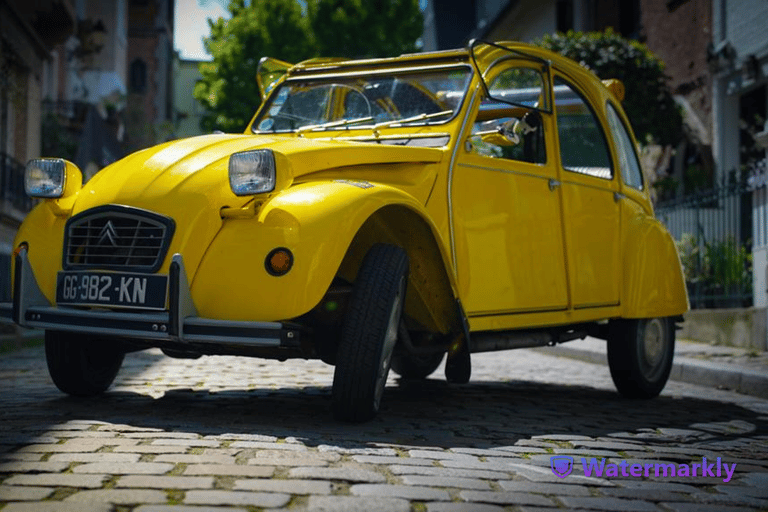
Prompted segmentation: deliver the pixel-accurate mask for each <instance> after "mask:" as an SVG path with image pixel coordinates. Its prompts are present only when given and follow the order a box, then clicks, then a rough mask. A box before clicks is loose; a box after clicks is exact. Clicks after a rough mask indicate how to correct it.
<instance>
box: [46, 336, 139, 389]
mask: <svg viewBox="0 0 768 512" xmlns="http://www.w3.org/2000/svg"><path fill="white" fill-rule="evenodd" d="M124 355H125V352H124V351H123V350H122V348H121V347H119V346H115V343H114V342H112V341H111V340H107V339H96V338H93V337H91V336H88V335H85V334H75V333H70V332H61V331H45V358H46V360H47V362H48V373H50V375H51V379H53V383H54V384H56V387H57V388H59V389H60V390H61V391H63V392H64V393H67V394H68V395H74V396H84V397H85V396H94V395H98V394H100V393H103V392H104V391H106V390H107V388H109V386H110V385H111V384H112V382H113V381H114V380H115V376H116V375H117V372H118V371H120V366H121V365H122V364H123V357H124Z"/></svg>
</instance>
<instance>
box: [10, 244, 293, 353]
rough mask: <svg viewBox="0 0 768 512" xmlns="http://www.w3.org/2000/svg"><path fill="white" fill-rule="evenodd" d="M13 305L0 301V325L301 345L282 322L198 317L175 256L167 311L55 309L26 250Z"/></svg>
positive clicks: (178, 340) (174, 340) (18, 262)
mask: <svg viewBox="0 0 768 512" xmlns="http://www.w3.org/2000/svg"><path fill="white" fill-rule="evenodd" d="M15 267H16V268H15V273H14V285H13V302H2V303H0V321H3V320H4V321H8V322H14V323H16V324H19V325H21V326H22V327H29V328H36V329H55V330H59V331H72V332H81V333H90V334H101V335H106V336H122V337H128V338H135V339H141V340H148V341H149V340H152V341H156V342H157V345H158V346H162V345H163V344H164V342H167V343H170V344H174V345H176V346H177V347H178V344H188V345H189V346H190V347H191V346H193V345H198V344H205V345H211V344H214V345H229V346H233V345H234V346H241V347H253V348H259V347H262V348H288V349H297V348H299V347H300V331H299V328H298V326H294V325H290V324H287V323H281V322H235V321H228V320H215V319H211V318H202V317H199V316H197V311H196V310H195V305H194V303H193V301H192V296H191V293H190V288H189V282H188V280H187V274H186V271H185V270H184V262H183V260H182V257H181V255H180V254H174V255H173V258H172V260H171V266H170V269H169V272H168V305H169V308H168V310H167V311H160V312H142V313H135V312H122V311H112V310H102V309H98V310H95V309H94V310H89V309H78V308H70V307H56V306H53V305H51V303H50V302H48V299H46V297H45V296H44V295H43V293H42V292H41V291H40V288H39V286H38V284H37V280H36V279H35V276H34V273H33V271H32V267H31V265H30V264H29V259H28V258H27V251H26V249H22V250H21V251H20V252H19V254H18V255H17V256H16V259H15Z"/></svg>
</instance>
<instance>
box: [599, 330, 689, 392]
mask: <svg viewBox="0 0 768 512" xmlns="http://www.w3.org/2000/svg"><path fill="white" fill-rule="evenodd" d="M609 333H610V334H609V337H608V366H609V367H610V369H611V378H612V379H613V383H614V384H615V385H616V389H617V390H618V391H619V393H620V394H621V395H622V396H624V397H626V398H653V397H655V396H658V394H659V393H661V390H662V389H664V386H665V385H666V383H667V379H669V372H670V371H671V370H672V358H673V355H674V351H675V326H674V322H672V321H671V320H670V319H669V318H649V319H639V320H623V319H622V320H614V321H612V322H611V325H610V331H609Z"/></svg>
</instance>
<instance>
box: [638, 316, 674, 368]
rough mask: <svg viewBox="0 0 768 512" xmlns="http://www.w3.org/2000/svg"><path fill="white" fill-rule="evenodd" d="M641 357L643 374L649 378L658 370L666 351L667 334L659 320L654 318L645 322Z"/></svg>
mask: <svg viewBox="0 0 768 512" xmlns="http://www.w3.org/2000/svg"><path fill="white" fill-rule="evenodd" d="M641 341H642V347H641V354H640V355H641V358H642V362H643V364H642V370H643V374H644V375H645V376H646V377H648V378H649V379H650V378H652V377H654V375H655V374H656V373H657V372H658V371H659V369H660V368H661V366H662V363H663V360H664V354H665V353H666V351H667V343H668V340H667V336H666V333H665V332H664V325H663V324H662V322H661V320H659V319H658V318H654V319H653V320H649V321H648V322H647V323H646V324H645V329H644V332H643V336H642V339H641Z"/></svg>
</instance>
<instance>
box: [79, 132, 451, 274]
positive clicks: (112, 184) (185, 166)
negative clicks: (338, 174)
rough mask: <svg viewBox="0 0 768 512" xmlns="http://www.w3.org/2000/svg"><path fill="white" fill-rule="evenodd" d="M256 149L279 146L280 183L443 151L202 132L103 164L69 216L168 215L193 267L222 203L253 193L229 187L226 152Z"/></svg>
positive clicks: (236, 203) (177, 248) (428, 158)
mask: <svg viewBox="0 0 768 512" xmlns="http://www.w3.org/2000/svg"><path fill="white" fill-rule="evenodd" d="M259 148H271V149H272V150H273V151H274V152H275V154H276V155H275V156H276V164H277V173H278V175H279V176H278V183H281V184H282V185H283V186H290V183H291V182H292V180H293V179H294V178H295V177H298V176H302V175H306V174H310V173H313V172H318V171H324V170H327V169H333V168H340V167H345V168H346V167H350V166H361V165H371V164H382V163H398V162H403V163H405V162H425V163H427V162H438V161H439V160H440V159H441V158H442V156H443V151H442V150H440V149H433V148H414V147H403V146H389V145H379V144H367V143H357V142H348V141H318V140H312V139H305V138H293V137H281V136H275V137H267V136H258V135H224V134H221V135H205V136H200V137H193V138H189V139H182V140H178V141H173V142H169V143H166V144H162V145H159V146H155V147H152V148H149V149H145V150H143V151H139V152H137V153H134V154H132V155H130V156H128V157H126V158H123V159H122V160H119V161H117V162H115V163H113V164H111V165H109V166H108V167H105V168H104V169H102V170H101V171H100V172H98V173H97V174H96V175H95V176H94V177H93V178H92V179H91V180H90V181H88V182H87V183H86V184H85V185H84V186H83V188H82V189H81V190H80V192H79V194H78V197H77V199H76V201H75V204H74V208H73V210H72V215H75V214H77V213H80V212H82V211H85V210H88V209H90V208H93V207H96V206H100V205H105V204H119V205H125V206H132V207H135V208H143V209H146V210H151V211H153V212H156V213H159V214H162V215H166V216H168V217H170V218H171V219H173V220H174V222H175V224H176V230H175V232H176V234H175V235H174V239H173V241H172V243H171V246H170V248H169V251H170V254H173V253H175V252H180V253H182V254H184V258H185V264H186V266H187V270H188V271H189V270H191V271H192V272H194V270H195V269H196V267H197V265H198V263H199V261H200V259H201V258H202V255H203V252H204V249H205V247H207V246H208V243H210V240H212V239H213V237H214V236H216V233H217V232H218V231H219V229H220V228H221V224H222V219H221V215H220V211H221V209H222V208H224V207H235V208H237V207H242V206H244V205H245V204H246V203H248V202H249V201H250V200H251V196H243V197H238V196H236V195H235V194H234V193H233V192H232V191H231V189H230V187H229V177H228V169H227V165H228V160H229V155H231V154H232V153H235V152H238V151H246V150H249V149H259ZM354 177H355V178H359V177H361V176H360V175H355V176H354ZM193 234H194V236H193ZM201 242H202V243H201ZM190 277H191V276H190Z"/></svg>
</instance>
